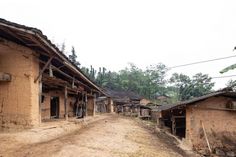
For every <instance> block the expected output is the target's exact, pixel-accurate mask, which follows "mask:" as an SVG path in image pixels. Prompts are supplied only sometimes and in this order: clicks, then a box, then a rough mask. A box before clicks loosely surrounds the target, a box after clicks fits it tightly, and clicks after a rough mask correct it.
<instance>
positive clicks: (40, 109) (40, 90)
mask: <svg viewBox="0 0 236 157" xmlns="http://www.w3.org/2000/svg"><path fill="white" fill-rule="evenodd" d="M42 89H43V85H42V76H41V77H40V78H39V124H41V121H42V117H41V112H42Z"/></svg>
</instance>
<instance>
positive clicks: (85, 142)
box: [0, 115, 186, 157]
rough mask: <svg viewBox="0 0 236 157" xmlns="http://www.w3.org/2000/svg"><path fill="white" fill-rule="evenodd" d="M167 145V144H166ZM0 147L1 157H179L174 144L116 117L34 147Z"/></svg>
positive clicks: (24, 145)
mask: <svg viewBox="0 0 236 157" xmlns="http://www.w3.org/2000/svg"><path fill="white" fill-rule="evenodd" d="M169 142H170V141H169ZM17 145H18V146H17V147H15V148H14V149H8V150H4V148H3V147H0V156H4V157H5V156H14V157H15V156H18V157H28V156H29V157H36V156H40V157H49V156H52V157H78V156H80V157H139V156H140V157H179V156H180V157H181V156H186V155H185V154H184V153H183V152H181V151H179V150H177V149H176V148H175V146H173V145H174V144H173V143H168V142H165V140H163V139H161V138H160V137H158V136H157V135H155V134H153V133H152V132H151V131H149V130H148V129H145V128H144V127H142V126H141V125H140V123H138V122H137V121H135V120H133V119H131V118H125V117H122V116H118V115H111V116H109V117H107V118H106V119H105V120H104V119H103V120H100V121H97V122H94V123H91V124H88V125H87V126H86V127H85V128H82V129H80V130H78V131H76V132H73V133H71V134H69V135H66V136H63V137H59V138H56V139H53V140H50V141H46V142H43V143H35V144H30V145H29V144H28V145H27V144H24V142H23V141H22V143H18V144H17Z"/></svg>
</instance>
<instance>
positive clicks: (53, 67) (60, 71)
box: [40, 61, 91, 90]
mask: <svg viewBox="0 0 236 157" xmlns="http://www.w3.org/2000/svg"><path fill="white" fill-rule="evenodd" d="M40 62H41V63H43V64H45V65H46V64H47V63H46V62H44V61H40ZM52 69H54V70H56V71H58V72H59V73H61V74H62V75H64V76H66V77H67V78H70V79H71V80H73V77H72V76H70V75H68V74H66V73H65V72H63V71H62V70H60V69H59V68H57V67H55V66H53V65H52ZM74 79H75V78H74ZM75 82H76V83H78V84H80V85H82V86H84V87H86V88H88V89H90V90H91V87H89V86H87V85H85V84H84V83H82V82H80V81H79V80H76V79H75Z"/></svg>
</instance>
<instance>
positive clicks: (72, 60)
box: [69, 46, 80, 66]
mask: <svg viewBox="0 0 236 157" xmlns="http://www.w3.org/2000/svg"><path fill="white" fill-rule="evenodd" d="M69 59H70V60H71V62H72V63H74V64H75V65H76V66H80V63H79V62H78V61H77V55H76V52H75V48H74V46H72V49H71V55H69Z"/></svg>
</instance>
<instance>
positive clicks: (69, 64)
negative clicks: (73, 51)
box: [0, 18, 105, 94]
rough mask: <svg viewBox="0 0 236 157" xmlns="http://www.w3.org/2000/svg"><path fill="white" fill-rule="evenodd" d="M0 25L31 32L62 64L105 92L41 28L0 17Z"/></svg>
mask: <svg viewBox="0 0 236 157" xmlns="http://www.w3.org/2000/svg"><path fill="white" fill-rule="evenodd" d="M0 25H1V26H4V27H7V28H11V29H15V30H18V31H21V32H24V33H27V34H31V35H32V36H35V37H36V38H37V39H39V40H41V41H42V42H43V43H44V44H45V45H46V46H47V47H49V48H50V49H51V51H52V52H54V53H55V54H56V55H57V56H58V57H60V59H62V60H63V61H64V62H63V63H64V64H65V65H66V66H67V67H68V68H70V69H71V70H73V71H74V72H76V73H77V74H78V75H79V76H80V77H81V78H82V79H84V80H85V81H87V82H88V83H89V84H90V85H92V86H93V87H94V88H95V89H97V90H98V91H100V92H101V93H103V94H105V93H104V92H103V91H102V90H101V89H100V88H99V87H98V86H97V85H96V84H95V83H93V82H92V81H91V80H90V79H89V78H88V77H87V76H86V75H85V74H84V73H83V72H82V71H81V70H80V69H79V68H78V67H77V66H75V65H74V64H73V63H72V62H71V61H70V60H69V59H68V57H67V56H66V55H65V54H63V53H62V52H61V51H60V50H59V49H58V48H57V47H56V46H55V45H54V44H52V42H51V41H50V40H49V39H48V38H47V36H45V35H44V34H43V33H42V31H41V30H39V29H37V28H32V27H28V26H25V25H20V24H17V23H13V22H10V21H7V20H5V19H1V18H0Z"/></svg>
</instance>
